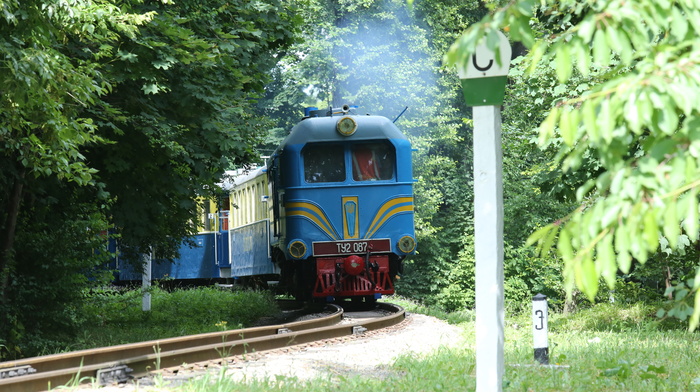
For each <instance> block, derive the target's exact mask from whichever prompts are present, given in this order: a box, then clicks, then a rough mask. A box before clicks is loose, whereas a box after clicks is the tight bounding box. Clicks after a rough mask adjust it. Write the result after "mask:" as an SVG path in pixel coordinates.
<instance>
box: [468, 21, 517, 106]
mask: <svg viewBox="0 0 700 392" xmlns="http://www.w3.org/2000/svg"><path fill="white" fill-rule="evenodd" d="M497 38H498V45H497V47H496V48H495V49H490V48H489V47H488V46H487V44H486V38H484V39H483V40H482V42H481V44H480V45H478V46H477V47H476V51H475V53H474V54H472V55H471V56H470V58H469V61H468V62H467V63H466V64H464V66H462V67H458V69H457V72H458V74H459V78H460V80H461V82H462V92H463V93H464V100H465V101H466V103H467V105H468V106H497V105H501V104H503V97H504V95H505V90H506V81H507V79H508V67H509V66H510V56H511V48H510V43H508V39H507V38H506V36H505V35H504V34H503V33H501V32H500V31H498V32H497Z"/></svg>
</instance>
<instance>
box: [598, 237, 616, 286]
mask: <svg viewBox="0 0 700 392" xmlns="http://www.w3.org/2000/svg"><path fill="white" fill-rule="evenodd" d="M612 240H613V237H612V235H606V236H604V237H603V239H602V240H601V241H600V242H598V245H596V256H597V257H596V266H597V267H598V270H599V271H598V272H599V273H600V275H601V276H602V277H603V279H605V282H606V283H607V284H608V287H610V288H612V287H614V286H615V280H616V278H617V263H616V257H615V251H614V250H613V245H612Z"/></svg>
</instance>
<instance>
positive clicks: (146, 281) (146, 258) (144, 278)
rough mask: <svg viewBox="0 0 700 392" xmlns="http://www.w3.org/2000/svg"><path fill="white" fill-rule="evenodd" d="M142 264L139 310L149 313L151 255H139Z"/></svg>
mask: <svg viewBox="0 0 700 392" xmlns="http://www.w3.org/2000/svg"><path fill="white" fill-rule="evenodd" d="M141 261H142V262H143V274H142V275H141V286H142V288H143V298H142V299H141V310H143V311H144V312H150V311H151V292H150V291H149V288H150V287H151V253H150V252H149V253H143V254H141Z"/></svg>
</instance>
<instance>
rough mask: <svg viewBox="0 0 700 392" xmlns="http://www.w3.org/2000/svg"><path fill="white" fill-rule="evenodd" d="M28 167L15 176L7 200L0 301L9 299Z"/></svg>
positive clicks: (0, 245)
mask: <svg viewBox="0 0 700 392" xmlns="http://www.w3.org/2000/svg"><path fill="white" fill-rule="evenodd" d="M25 172H26V168H24V167H22V168H21V169H20V170H19V173H18V174H17V177H16V178H15V182H14V184H13V186H12V191H11V193H10V197H9V198H8V202H7V210H6V213H7V215H6V217H5V224H4V226H3V227H4V229H3V231H2V233H0V234H1V235H2V238H0V303H1V304H4V303H6V300H7V286H8V284H9V281H10V273H11V271H12V270H13V268H14V264H15V256H14V251H13V250H14V243H15V233H16V231H17V217H18V216H19V209H20V204H21V202H22V189H23V187H24V175H25Z"/></svg>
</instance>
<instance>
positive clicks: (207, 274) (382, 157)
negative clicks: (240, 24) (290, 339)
mask: <svg viewBox="0 0 700 392" xmlns="http://www.w3.org/2000/svg"><path fill="white" fill-rule="evenodd" d="M353 111H354V110H353V109H351V108H350V107H348V106H344V107H343V108H339V109H331V108H329V109H324V110H318V109H316V108H307V110H306V111H305V117H304V119H303V120H302V121H300V122H299V123H298V124H297V125H296V126H295V127H294V128H293V129H292V130H291V132H290V134H289V135H288V136H287V138H286V139H285V140H284V141H283V142H282V143H281V144H280V146H279V147H278V148H277V149H276V150H275V152H274V153H273V154H272V156H271V157H270V158H269V161H268V163H267V165H266V166H263V167H260V168H255V169H252V170H248V171H245V172H243V171H238V172H232V173H229V176H230V178H229V179H228V180H227V181H224V182H223V183H222V188H223V189H224V191H225V192H227V193H228V198H226V199H225V201H224V202H223V203H222V205H219V206H218V207H217V206H216V205H215V204H211V203H204V204H203V206H205V208H204V211H203V214H202V216H203V219H202V225H201V226H202V227H203V231H202V232H201V233H199V235H198V236H196V237H195V239H194V240H195V241H194V242H195V243H196V244H197V247H195V248H190V247H189V246H187V245H184V244H183V248H182V249H181V254H182V257H181V258H180V259H178V260H175V263H172V264H168V263H165V264H159V265H156V264H154V271H153V274H152V277H153V278H160V277H163V276H166V275H167V276H168V277H170V278H173V279H176V280H180V279H185V280H191V279H197V280H200V281H201V280H211V279H225V278H233V279H240V280H243V281H250V280H254V279H258V280H262V281H269V280H279V283H280V286H281V287H283V288H285V289H286V290H287V291H288V292H291V293H292V294H294V295H295V296H296V297H297V298H303V299H312V298H314V299H326V300H329V299H343V298H355V299H364V300H365V301H368V302H371V301H374V300H375V299H377V298H379V297H380V296H381V295H382V294H393V293H394V285H393V282H394V278H395V277H396V276H397V275H398V273H399V272H400V271H401V265H402V261H403V260H404V258H405V257H406V256H407V255H410V254H413V253H414V252H415V248H416V241H415V234H414V226H413V177H412V164H411V152H412V149H411V145H410V142H409V141H408V139H407V138H406V137H405V136H404V135H403V134H402V133H401V132H400V131H399V130H398V128H397V127H396V126H395V125H394V123H393V122H392V121H390V120H389V119H387V118H385V117H381V116H370V115H357V114H355V113H353ZM217 208H218V211H216V209H217ZM121 273H122V278H125V279H128V280H131V279H139V277H138V276H137V275H135V274H133V272H129V271H128V270H126V269H124V270H122V271H121ZM132 275H133V276H132Z"/></svg>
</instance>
